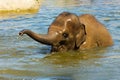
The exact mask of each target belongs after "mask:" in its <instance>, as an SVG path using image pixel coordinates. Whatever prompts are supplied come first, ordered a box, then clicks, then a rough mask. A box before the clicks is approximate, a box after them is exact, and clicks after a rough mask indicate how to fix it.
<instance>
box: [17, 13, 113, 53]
mask: <svg viewBox="0 0 120 80" xmlns="http://www.w3.org/2000/svg"><path fill="white" fill-rule="evenodd" d="M23 34H26V35H28V36H29V37H31V38H32V39H34V40H35V41H37V42H40V43H42V44H45V45H50V46H51V52H63V51H69V50H86V49H92V48H97V47H107V46H112V45H113V40H112V37H111V35H110V33H109V32H108V30H107V29H106V28H105V26H104V25H103V24H102V23H100V22H99V21H98V20H97V19H96V18H95V17H94V16H93V15H91V14H82V15H80V16H77V15H76V14H74V13H70V12H62V13H60V14H59V15H58V16H57V17H56V18H55V20H54V21H53V22H52V24H51V25H50V26H49V28H48V32H47V34H37V33H35V32H33V31H31V30H28V29H24V30H22V31H20V32H19V35H21V36H23Z"/></svg>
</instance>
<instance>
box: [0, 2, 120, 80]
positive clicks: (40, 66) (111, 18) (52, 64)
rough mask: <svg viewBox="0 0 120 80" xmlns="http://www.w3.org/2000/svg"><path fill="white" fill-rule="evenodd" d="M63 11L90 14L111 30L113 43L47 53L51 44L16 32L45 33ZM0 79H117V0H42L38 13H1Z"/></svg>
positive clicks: (119, 47)
mask: <svg viewBox="0 0 120 80" xmlns="http://www.w3.org/2000/svg"><path fill="white" fill-rule="evenodd" d="M63 11H68V12H72V13H75V14H77V15H81V14H86V13H90V14H93V15H94V16H95V17H96V18H97V19H98V20H99V21H100V22H102V23H103V24H104V25H105V26H106V27H107V29H108V30H109V31H110V33H111V35H112V37H113V40H114V45H113V46H112V47H108V48H102V49H92V50H86V51H69V52H64V53H57V54H50V46H46V45H43V44H40V43H37V42H35V41H34V40H32V39H31V38H29V37H28V36H26V35H24V36H23V37H20V36H19V35H18V33H19V31H21V30H22V29H31V30H33V31H35V32H37V33H44V34H45V33H47V29H48V27H49V25H50V24H51V22H52V21H53V20H54V19H55V17H56V16H57V15H58V14H60V13H61V12H63ZM0 80H120V2H119V0H44V2H43V3H42V5H41V7H40V10H39V11H38V12H37V13H22V14H15V13H10V14H9V13H7V14H4V15H3V14H1V16H0Z"/></svg>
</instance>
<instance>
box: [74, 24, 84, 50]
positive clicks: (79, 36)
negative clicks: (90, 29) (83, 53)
mask: <svg viewBox="0 0 120 80" xmlns="http://www.w3.org/2000/svg"><path fill="white" fill-rule="evenodd" d="M85 40H86V29H85V25H84V24H81V25H80V30H79V33H78V34H77V35H76V47H77V48H79V47H80V45H81V44H82V43H83V42H84V41H85Z"/></svg>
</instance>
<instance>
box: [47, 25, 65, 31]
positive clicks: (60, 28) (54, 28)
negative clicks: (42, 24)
mask: <svg viewBox="0 0 120 80" xmlns="http://www.w3.org/2000/svg"><path fill="white" fill-rule="evenodd" d="M49 30H50V31H63V30H64V27H61V26H51V27H50V28H49Z"/></svg>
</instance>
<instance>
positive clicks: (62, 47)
mask: <svg viewBox="0 0 120 80" xmlns="http://www.w3.org/2000/svg"><path fill="white" fill-rule="evenodd" d="M64 51H67V47H66V46H65V45H59V46H52V50H51V52H64Z"/></svg>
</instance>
